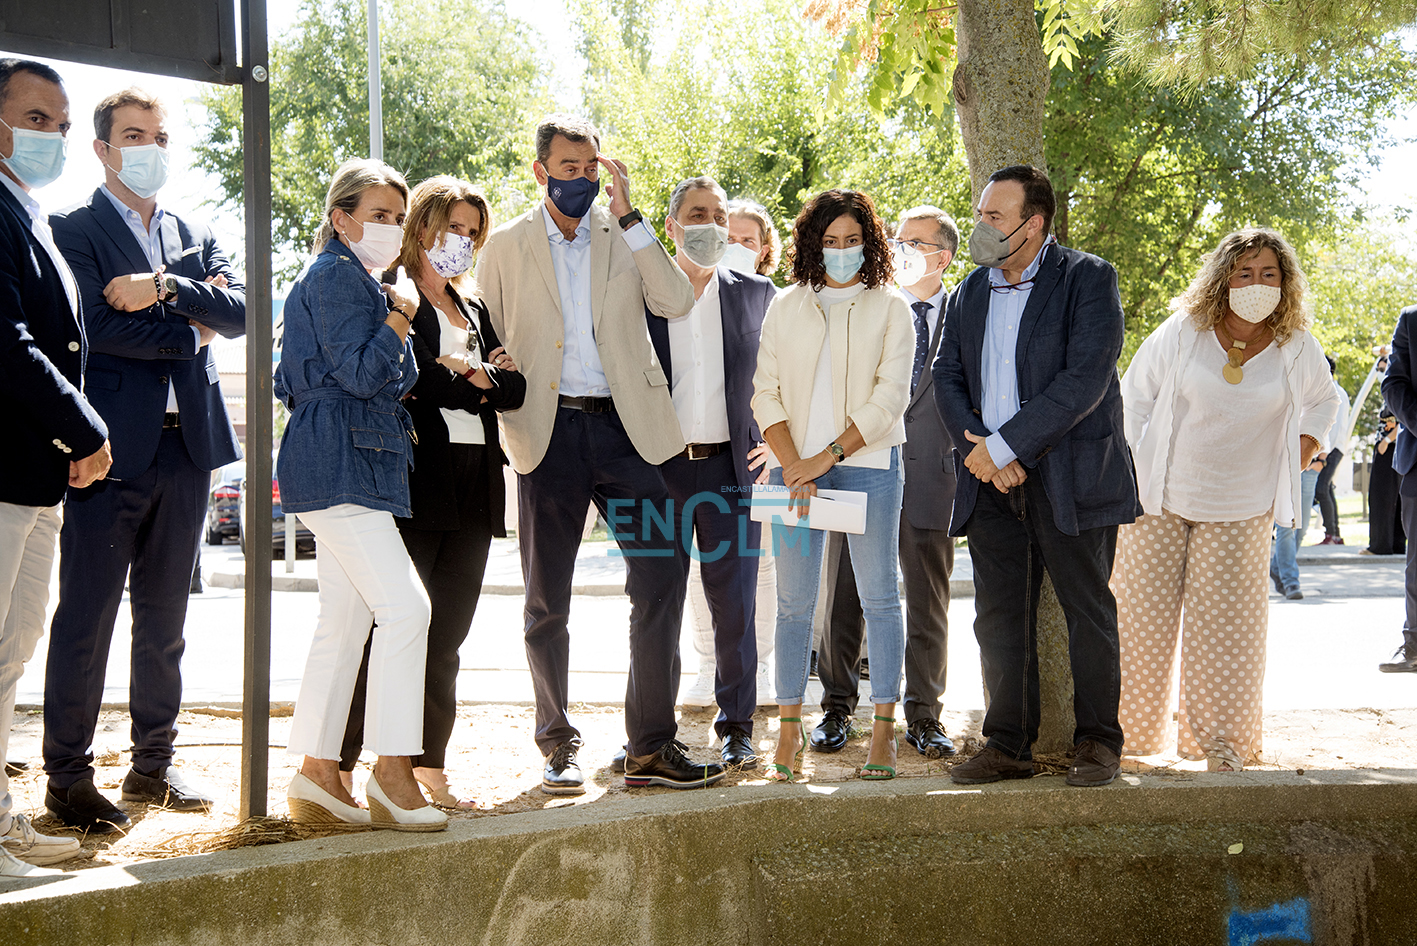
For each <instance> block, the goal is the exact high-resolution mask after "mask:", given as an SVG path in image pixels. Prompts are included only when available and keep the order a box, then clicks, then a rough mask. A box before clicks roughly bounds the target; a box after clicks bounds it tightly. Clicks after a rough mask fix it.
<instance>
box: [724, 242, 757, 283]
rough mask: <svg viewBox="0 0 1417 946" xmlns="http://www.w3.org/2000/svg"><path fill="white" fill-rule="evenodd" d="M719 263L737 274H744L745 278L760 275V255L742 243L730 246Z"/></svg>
mask: <svg viewBox="0 0 1417 946" xmlns="http://www.w3.org/2000/svg"><path fill="white" fill-rule="evenodd" d="M719 263H721V264H722V265H724V266H727V267H728V268H729V269H731V270H733V271H734V272H735V273H743V274H744V275H745V276H756V275H757V274H758V254H757V253H754V252H753V251H752V250H750V249H748V248H747V247H746V246H744V245H743V244H742V243H730V244H728V248H727V249H726V250H724V251H723V259H721V260H719Z"/></svg>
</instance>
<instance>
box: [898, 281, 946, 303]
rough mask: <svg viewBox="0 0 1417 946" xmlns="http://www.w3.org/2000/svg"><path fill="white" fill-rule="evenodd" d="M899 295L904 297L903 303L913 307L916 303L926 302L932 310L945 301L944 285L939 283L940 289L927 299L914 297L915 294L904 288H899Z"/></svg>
mask: <svg viewBox="0 0 1417 946" xmlns="http://www.w3.org/2000/svg"><path fill="white" fill-rule="evenodd" d="M900 294H901V295H903V296H905V301H906V302H908V303H910V304H911V305H914V304H915V303H917V302H928V303H930V307H931V308H932V309H938V308H939V307H940V305H941V303H943V302H944V301H945V286H944V283H941V284H940V288H939V289H936V290H935V294H934V295H933V296H931V297H930V298H928V299H921V298H919V297H918V296H916V295H915V293H913V292H911V291H910V290H909V289H906V288H904V287H902V288H901V290H900Z"/></svg>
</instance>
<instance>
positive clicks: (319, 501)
mask: <svg viewBox="0 0 1417 946" xmlns="http://www.w3.org/2000/svg"><path fill="white" fill-rule="evenodd" d="M407 200H408V185H407V184H406V183H404V179H403V175H401V174H399V172H398V171H396V170H394V169H393V168H391V167H389V166H388V165H387V164H384V163H383V162H382V161H374V160H368V159H364V160H355V161H347V162H345V164H343V165H341V167H340V169H339V171H337V172H336V173H335V177H334V181H333V182H332V183H331V184H330V190H329V195H328V196H327V197H326V199H325V218H324V222H323V223H322V224H321V227H320V231H319V233H318V234H317V235H316V237H315V243H314V246H313V251H314V253H315V258H314V259H313V260H311V262H310V265H309V266H307V267H306V268H305V271H304V272H302V273H301V274H300V276H299V278H297V279H296V281H295V284H294V285H293V286H292V287H291V289H290V294H289V295H288V296H287V297H286V302H285V338H284V343H283V346H282V351H281V359H280V364H279V365H278V366H277V367H276V373H275V395H276V397H278V398H280V399H281V400H282V401H284V402H285V404H286V406H287V407H288V408H289V409H290V420H289V421H288V422H287V424H286V428H285V434H284V436H283V437H282V438H281V449H280V458H279V460H278V462H277V469H278V471H279V477H280V486H281V505H282V506H283V507H284V509H285V511H286V512H287V513H295V514H297V515H299V517H300V519H301V521H302V522H304V523H305V525H306V526H308V527H309V529H310V531H311V532H313V533H314V534H315V543H316V553H315V554H316V557H317V563H316V570H317V573H318V575H319V581H320V612H319V617H318V618H317V619H316V624H315V636H314V640H313V641H312V642H311V644H310V656H309V657H308V658H307V660H306V663H305V674H304V676H303V677H302V679H301V682H300V696H299V698H298V699H297V700H296V703H295V719H294V721H293V722H292V724H291V730H290V739H289V741H288V743H287V744H288V747H289V748H288V751H289V752H290V753H291V754H292V755H303V756H304V757H305V758H304V761H303V762H302V763H301V766H300V771H299V772H298V773H297V774H296V776H295V778H294V779H292V780H291V783H290V788H289V791H288V795H289V799H290V813H291V816H292V817H293V818H294V819H295V820H296V821H302V822H313V823H330V824H339V823H344V824H353V825H361V826H372V827H376V828H392V829H395V830H400V831H437V830H440V829H441V828H443V827H445V826H446V824H447V820H448V816H447V815H445V814H443V812H441V811H438V810H437V809H435V808H431V807H429V806H428V804H427V803H426V802H425V801H424V800H423V795H422V793H421V792H419V790H418V783H417V782H415V781H414V778H413V769H412V765H411V763H410V761H409V760H410V758H411V757H413V756H417V755H418V754H419V753H421V752H422V751H423V668H424V660H425V654H426V650H427V645H428V596H427V595H426V594H425V593H424V591H423V583H422V582H421V581H420V580H419V577H418V573H417V571H415V569H414V567H413V562H412V561H411V560H410V559H409V556H408V552H407V551H406V550H405V548H404V544H403V541H402V540H401V539H400V538H399V531H398V528H397V527H396V526H395V525H394V517H395V516H407V515H409V504H408V458H409V451H410V449H411V446H412V436H411V434H412V430H413V425H412V423H411V421H410V419H409V416H408V412H407V411H405V410H404V408H403V404H402V399H403V396H404V395H405V394H407V393H408V392H409V390H410V389H411V388H412V387H413V384H414V381H416V380H417V378H418V369H417V368H416V367H415V363H414V353H413V348H412V345H411V343H410V339H409V337H408V336H409V328H410V326H412V324H413V316H414V312H415V310H416V309H417V306H418V298H417V296H418V294H417V291H416V290H415V289H414V287H413V285H412V283H411V282H410V281H409V280H408V279H407V278H403V277H400V278H397V279H395V280H394V281H393V284H392V285H383V286H381V285H380V283H379V281H378V280H376V279H374V278H373V277H372V276H371V275H370V271H371V270H381V269H383V268H384V267H386V266H388V265H390V264H391V263H393V262H394V260H395V259H396V258H397V257H398V254H399V248H400V245H401V244H402V242H403V232H402V225H403V218H404V208H405V205H406V203H407ZM371 624H373V625H376V627H375V629H374V633H373V637H372V641H371V644H370V659H369V666H370V673H369V696H368V701H367V704H366V707H365V714H364V717H365V718H364V731H365V738H366V740H367V742H368V744H369V748H370V749H371V750H373V751H374V752H375V753H376V754H377V755H378V756H379V759H378V762H377V763H376V764H375V765H374V771H373V773H372V774H371V775H370V776H369V781H368V784H367V786H366V795H367V797H368V800H369V810H368V811H366V810H364V809H363V808H360V807H359V806H358V805H357V804H356V803H355V801H354V798H353V797H352V796H351V795H350V793H349V791H348V790H347V789H346V788H345V786H344V785H343V784H342V783H341V781H340V774H339V758H340V743H341V736H342V735H343V733H344V728H345V727H344V724H345V720H346V719H347V717H348V716H349V705H350V699H351V697H352V695H353V692H354V682H355V678H356V677H357V676H358V673H359V661H360V655H361V654H362V653H363V650H364V643H365V641H366V640H370V633H369V627H370V625H371Z"/></svg>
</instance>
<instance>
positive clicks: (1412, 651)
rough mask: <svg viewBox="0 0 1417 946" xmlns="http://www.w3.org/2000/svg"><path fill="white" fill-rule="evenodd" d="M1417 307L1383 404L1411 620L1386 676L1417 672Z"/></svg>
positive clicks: (1406, 321) (1400, 323) (1397, 337)
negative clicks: (1390, 433) (1415, 351)
mask: <svg viewBox="0 0 1417 946" xmlns="http://www.w3.org/2000/svg"><path fill="white" fill-rule="evenodd" d="M1414 319H1417V305H1410V306H1408V307H1407V308H1405V309H1403V310H1402V312H1401V313H1400V314H1399V315H1398V317H1397V331H1396V332H1394V333H1393V336H1392V354H1391V355H1389V356H1388V362H1387V374H1386V375H1384V376H1383V402H1384V403H1386V404H1387V406H1388V407H1390V408H1391V409H1392V412H1393V414H1395V415H1396V416H1397V422H1398V423H1399V424H1401V425H1402V426H1401V427H1400V428H1399V433H1398V435H1397V442H1396V443H1394V444H1393V449H1392V469H1393V472H1394V473H1396V474H1397V475H1399V476H1401V477H1402V485H1401V486H1400V487H1399V488H1398V495H1399V496H1401V501H1402V529H1403V531H1404V532H1406V533H1407V537H1408V539H1407V620H1405V621H1404V622H1403V624H1402V646H1401V647H1399V648H1398V649H1397V653H1396V654H1394V655H1393V658H1392V660H1389V661H1387V662H1385V663H1380V664H1378V669H1379V670H1381V671H1383V672H1384V673H1417V531H1414V530H1417V472H1414V468H1417V435H1414V434H1413V433H1412V431H1413V430H1417V380H1414V378H1413V375H1412V322H1413V320H1414Z"/></svg>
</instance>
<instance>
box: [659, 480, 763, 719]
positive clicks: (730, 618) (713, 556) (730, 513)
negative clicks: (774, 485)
mask: <svg viewBox="0 0 1417 946" xmlns="http://www.w3.org/2000/svg"><path fill="white" fill-rule="evenodd" d="M659 469H660V472H662V473H663V474H664V484H665V486H666V487H667V488H668V489H669V496H670V498H671V499H673V500H674V504H675V512H676V514H677V515H678V516H679V520H678V522H679V535H680V540H679V544H678V546H677V548H676V554H675V560H676V561H678V563H679V566H680V568H681V570H682V571H683V572H684V581H685V587H686V588H687V587H688V585H687V583H688V580H689V552H688V550H687V549H686V546H688V545H689V542H688V537H689V536H690V535H691V533H690V530H689V529H688V528H686V524H685V511H686V510H688V516H689V517H690V519H691V520H692V522H691V523H690V525H692V530H693V532H692V535H693V536H695V537H696V538H697V542H696V544H695V548H696V549H697V554H698V555H699V569H700V572H701V574H702V575H703V579H704V597H705V598H706V599H707V600H708V606H709V615H710V616H711V617H712V619H713V651H714V659H715V661H716V669H715V674H714V681H713V683H714V695H715V698H716V699H717V702H718V718H717V719H716V720H715V721H714V730H715V731H716V732H717V733H718V734H719V736H722V735H723V734H724V733H725V732H726V731H727V730H728V727H730V726H736V727H738V728H739V729H742V730H743V731H744V732H746V733H749V734H751V733H752V732H753V711H754V710H755V709H756V708H757V705H758V638H757V632H756V629H755V628H756V624H755V618H756V615H757V610H758V609H757V591H758V567H759V562H760V561H761V559H759V558H758V556H757V553H758V552H759V551H760V550H759V548H758V545H759V541H760V539H761V536H762V523H760V522H753V521H751V520H750V519H749V518H748V512H747V509H746V508H744V507H742V506H740V505H738V501H739V499H741V498H743V496H742V494H741V493H739V492H738V490H737V487H738V477H737V474H735V473H734V470H733V455H732V454H731V453H720V454H718V455H717V456H713V457H706V458H704V459H702V460H690V459H689V458H687V457H674V458H673V459H670V460H667V461H666V462H665V463H663V464H662V465H661V466H660V468H659ZM724 487H729V488H728V489H725V488H724ZM719 502H722V504H723V507H726V511H725V509H724V508H723V507H720V506H719V505H718V503H719ZM690 504H692V505H690Z"/></svg>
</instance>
